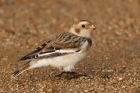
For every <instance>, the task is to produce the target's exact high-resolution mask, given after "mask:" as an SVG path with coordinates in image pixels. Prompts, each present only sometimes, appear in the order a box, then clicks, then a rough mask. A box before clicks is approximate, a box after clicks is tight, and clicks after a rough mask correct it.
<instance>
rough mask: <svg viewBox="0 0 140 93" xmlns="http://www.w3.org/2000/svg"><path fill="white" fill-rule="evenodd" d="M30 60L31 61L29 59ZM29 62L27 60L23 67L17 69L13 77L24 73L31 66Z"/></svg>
mask: <svg viewBox="0 0 140 93" xmlns="http://www.w3.org/2000/svg"><path fill="white" fill-rule="evenodd" d="M29 62H30V61H29ZM29 62H27V63H26V64H25V65H24V66H23V67H22V68H21V69H19V70H16V71H15V72H14V73H13V74H12V77H13V78H14V77H17V76H18V75H20V74H21V73H23V72H24V71H26V70H28V68H29V67H30V65H29Z"/></svg>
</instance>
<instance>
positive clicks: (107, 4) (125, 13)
mask: <svg viewBox="0 0 140 93" xmlns="http://www.w3.org/2000/svg"><path fill="white" fill-rule="evenodd" d="M81 19H85V20H89V21H92V22H93V23H94V25H95V26H96V28H97V29H96V30H95V31H94V32H93V33H92V40H93V46H92V50H91V52H90V53H89V54H88V55H87V57H86V58H85V59H83V60H82V61H81V62H79V63H78V64H77V65H76V66H75V69H74V71H75V72H78V73H84V74H87V75H88V76H87V77H84V76H83V77H80V78H77V79H71V80H68V79H66V77H65V75H64V76H62V77H61V78H56V77H55V75H57V74H59V73H60V71H59V70H58V69H56V68H53V67H42V68H37V69H33V70H30V71H27V72H25V73H23V74H21V75H20V76H19V77H17V78H15V79H12V78H11V77H10V76H11V73H13V71H15V70H16V69H18V68H19V67H20V66H22V65H23V63H24V62H23V63H18V62H17V60H18V59H19V58H20V57H22V56H24V55H25V54H27V53H29V52H31V51H32V50H33V49H34V48H36V47H37V46H38V45H40V44H42V43H43V42H45V40H46V38H48V37H52V36H54V35H56V34H58V33H61V32H64V31H67V30H68V29H69V28H70V26H71V25H72V24H73V22H74V21H76V20H81ZM0 47H1V48H0V59H1V60H0V93H140V0H74V1H72V0H71V1H70V0H0Z"/></svg>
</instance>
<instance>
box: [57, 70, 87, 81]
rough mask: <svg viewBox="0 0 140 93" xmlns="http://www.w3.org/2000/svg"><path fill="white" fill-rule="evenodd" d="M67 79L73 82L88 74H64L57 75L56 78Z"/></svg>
mask: <svg viewBox="0 0 140 93" xmlns="http://www.w3.org/2000/svg"><path fill="white" fill-rule="evenodd" d="M63 76H64V77H66V78H67V79H68V80H71V79H75V78H80V77H82V76H87V75H86V74H79V73H76V72H62V73H60V74H58V75H56V76H55V77H59V78H61V77H63Z"/></svg>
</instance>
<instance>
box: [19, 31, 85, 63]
mask: <svg viewBox="0 0 140 93" xmlns="http://www.w3.org/2000/svg"><path fill="white" fill-rule="evenodd" d="M85 41H86V38H85V37H79V36H76V35H74V34H71V33H69V32H64V33H62V34H59V35H57V36H56V37H54V38H52V39H50V40H49V41H47V43H44V44H42V45H41V47H38V48H37V49H35V50H34V51H33V52H31V53H29V54H27V55H26V56H24V57H22V58H21V59H19V61H23V60H32V59H41V58H49V57H55V56H60V55H64V54H71V53H74V52H79V51H80V46H81V45H82V44H83V43H84V42H85Z"/></svg>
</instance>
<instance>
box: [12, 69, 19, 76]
mask: <svg viewBox="0 0 140 93" xmlns="http://www.w3.org/2000/svg"><path fill="white" fill-rule="evenodd" d="M20 73H21V72H20V71H19V70H16V71H15V72H14V73H13V74H12V77H16V76H18V75H19V74H20Z"/></svg>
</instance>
